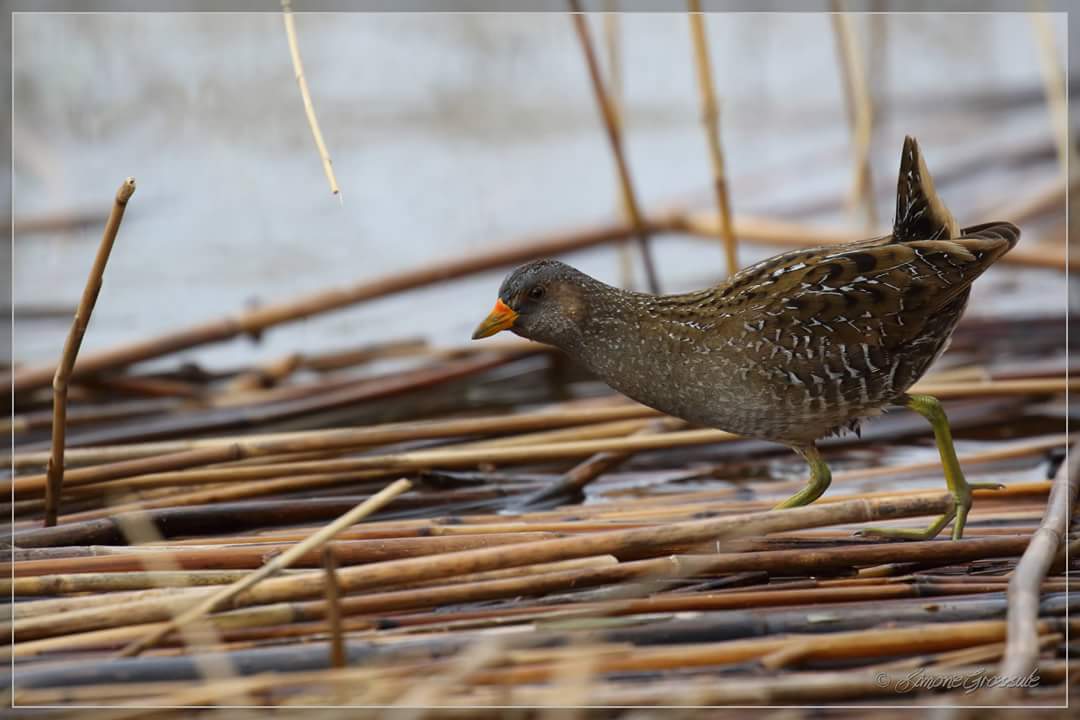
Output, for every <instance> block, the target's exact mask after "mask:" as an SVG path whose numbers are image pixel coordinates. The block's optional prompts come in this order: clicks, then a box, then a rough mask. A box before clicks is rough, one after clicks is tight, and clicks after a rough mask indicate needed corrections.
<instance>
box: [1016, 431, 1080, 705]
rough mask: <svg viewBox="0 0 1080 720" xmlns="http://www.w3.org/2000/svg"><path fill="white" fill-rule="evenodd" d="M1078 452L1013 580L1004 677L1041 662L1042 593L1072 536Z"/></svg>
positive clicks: (1079, 477)
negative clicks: (1049, 574)
mask: <svg viewBox="0 0 1080 720" xmlns="http://www.w3.org/2000/svg"><path fill="white" fill-rule="evenodd" d="M1076 449H1077V448H1076V446H1075V445H1074V446H1072V448H1071V452H1070V453H1069V462H1068V463H1065V464H1063V465H1062V466H1061V468H1060V469H1059V470H1058V473H1057V477H1055V478H1054V485H1053V487H1052V488H1051V489H1050V497H1049V498H1048V499H1047V502H1046V515H1045V516H1044V517H1043V521H1042V523H1041V524H1040V525H1039V529H1038V530H1036V531H1035V534H1034V536H1032V538H1031V543H1030V544H1029V545H1028V547H1027V549H1026V550H1025V551H1024V554H1023V556H1021V558H1020V562H1018V563H1017V565H1016V569H1015V570H1014V571H1013V576H1012V578H1011V579H1010V580H1009V610H1008V614H1007V620H1008V626H1009V632H1008V639H1007V642H1006V647H1005V658H1004V660H1003V661H1002V663H1001V671H1000V675H1001V677H1017V678H1018V677H1024V676H1026V675H1027V674H1028V673H1030V672H1031V671H1032V669H1034V668H1035V666H1036V664H1037V662H1038V658H1039V634H1038V630H1037V625H1038V621H1039V591H1040V588H1041V585H1042V582H1043V579H1044V578H1045V577H1046V573H1047V571H1048V570H1049V569H1050V566H1051V564H1052V563H1053V562H1054V557H1055V555H1056V554H1057V551H1058V547H1060V546H1061V544H1062V542H1063V541H1064V540H1065V539H1066V538H1067V537H1068V532H1069V523H1070V521H1071V519H1072V511H1073V507H1074V506H1075V505H1076V499H1077V493H1078V492H1080V458H1077V456H1076ZM1017 689H1019V688H1017ZM1003 694H1007V693H1003Z"/></svg>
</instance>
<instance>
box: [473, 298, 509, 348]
mask: <svg viewBox="0 0 1080 720" xmlns="http://www.w3.org/2000/svg"><path fill="white" fill-rule="evenodd" d="M517 317H518V314H517V313H516V312H514V311H513V310H511V309H510V308H509V307H507V305H506V303H504V302H503V301H502V298H500V299H498V300H496V301H495V309H493V310H492V311H491V312H490V313H489V314H488V316H487V317H486V318H484V322H482V323H480V325H479V326H477V328H476V332H474V333H473V334H472V339H473V340H479V339H480V338H486V337H488V336H490V335H494V334H495V333H497V332H501V331H503V330H509V329H510V328H511V327H513V326H514V321H515V320H517Z"/></svg>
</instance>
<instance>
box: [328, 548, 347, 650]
mask: <svg viewBox="0 0 1080 720" xmlns="http://www.w3.org/2000/svg"><path fill="white" fill-rule="evenodd" d="M322 565H323V573H324V574H325V576H326V620H327V623H328V624H329V625H330V666H331V667H336V668H343V667H345V634H344V632H343V631H342V628H341V587H340V586H339V585H338V580H337V558H336V557H335V555H334V546H333V545H326V546H325V547H323V551H322Z"/></svg>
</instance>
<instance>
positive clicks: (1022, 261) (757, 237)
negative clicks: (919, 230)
mask: <svg viewBox="0 0 1080 720" xmlns="http://www.w3.org/2000/svg"><path fill="white" fill-rule="evenodd" d="M995 219H1001V218H1000V216H997V217H996V218H995ZM655 226H656V227H657V228H660V227H666V228H667V229H668V230H669V231H672V232H684V233H689V234H692V235H699V236H701V237H709V238H714V237H719V235H720V232H721V230H720V224H719V222H718V220H717V217H716V213H711V212H700V211H699V212H692V213H684V214H680V215H675V214H672V215H669V216H667V217H666V218H659V219H657V220H656V221H655ZM735 234H736V235H738V237H739V238H740V239H741V240H743V241H745V242H751V243H755V244H762V245H780V246H785V247H786V246H791V247H796V248H799V247H805V248H816V247H820V246H827V245H836V244H839V243H845V242H852V241H855V240H863V239H865V235H864V234H863V233H857V232H851V231H849V230H839V229H829V228H818V227H814V226H808V225H804V224H802V223H790V222H786V221H783V220H769V219H765V218H757V217H754V218H749V217H743V218H735ZM1001 262H1003V263H1005V264H1008V265H1018V266H1022V267H1035V268H1046V269H1050V270H1062V271H1065V270H1068V271H1070V272H1078V271H1080V258H1077V257H1069V256H1068V255H1067V254H1066V252H1065V248H1064V245H1061V246H1060V247H1054V246H1048V245H1046V244H1034V245H1031V244H1029V245H1024V244H1022V243H1021V244H1020V245H1019V246H1017V247H1015V248H1013V249H1012V250H1011V251H1009V253H1008V254H1006V255H1005V256H1004V257H1002V258H1001Z"/></svg>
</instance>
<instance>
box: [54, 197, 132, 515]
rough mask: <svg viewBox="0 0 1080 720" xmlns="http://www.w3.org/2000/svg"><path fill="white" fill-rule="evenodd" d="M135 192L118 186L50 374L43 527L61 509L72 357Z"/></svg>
mask: <svg viewBox="0 0 1080 720" xmlns="http://www.w3.org/2000/svg"><path fill="white" fill-rule="evenodd" d="M134 192H135V178H132V177H129V178H127V179H126V180H124V182H122V183H121V184H120V188H119V189H118V190H117V191H116V198H115V199H114V201H113V207H112V211H111V212H110V213H109V219H108V221H107V222H106V223H105V232H104V233H103V234H102V236H101V244H100V245H99V246H98V251H97V255H96V256H95V257H94V264H93V265H92V266H91V268H90V276H89V277H88V278H87V279H86V286H85V287H84V288H83V293H82V297H81V298H80V299H79V306H78V308H77V309H76V310H75V318H74V319H73V320H72V322H71V330H70V331H68V336H67V340H66V341H65V342H64V350H63V353H62V354H61V355H60V361H59V362H58V363H57V365H56V372H55V374H54V375H53V379H52V384H53V420H52V453H51V455H50V456H49V462H48V469H47V470H46V475H47V477H48V480H47V483H46V485H45V526H46V527H51V526H53V525H56V516H57V512H58V510H59V507H60V492H61V488H62V487H63V484H64V444H65V441H64V435H65V430H66V428H67V420H66V418H67V392H68V383H69V382H70V380H71V375H72V370H73V369H74V367H75V358H76V356H77V355H78V354H79V347H80V346H81V345H82V340H83V336H84V335H85V334H86V327H87V325H88V324H89V323H90V314H91V313H92V312H93V311H94V305H95V303H97V298H98V293H99V292H101V284H102V280H103V278H104V276H105V266H106V265H107V264H108V262H109V254H110V253H111V252H112V248H113V243H114V242H115V241H116V233H117V231H119V230H120V222H121V221H122V220H123V219H124V210H126V209H127V203H128V200H129V199H131V196H132V194H133V193H134Z"/></svg>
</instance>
